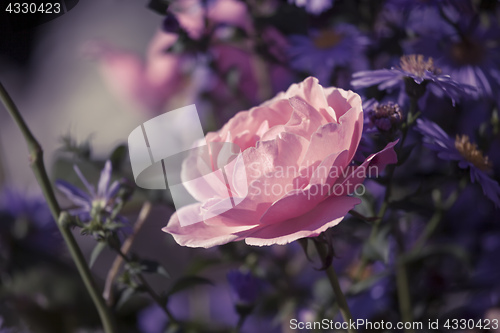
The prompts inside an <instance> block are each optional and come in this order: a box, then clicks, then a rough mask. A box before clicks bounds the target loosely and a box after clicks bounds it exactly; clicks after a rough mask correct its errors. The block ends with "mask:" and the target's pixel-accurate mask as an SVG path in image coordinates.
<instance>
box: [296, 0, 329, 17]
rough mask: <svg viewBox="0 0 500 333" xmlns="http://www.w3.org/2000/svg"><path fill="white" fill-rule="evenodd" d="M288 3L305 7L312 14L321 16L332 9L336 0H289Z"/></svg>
mask: <svg viewBox="0 0 500 333" xmlns="http://www.w3.org/2000/svg"><path fill="white" fill-rule="evenodd" d="M288 3H293V4H295V6H297V7H303V8H305V10H306V12H308V13H310V14H314V15H319V14H321V13H323V12H324V11H327V10H328V9H330V8H332V7H333V5H334V3H335V0H288Z"/></svg>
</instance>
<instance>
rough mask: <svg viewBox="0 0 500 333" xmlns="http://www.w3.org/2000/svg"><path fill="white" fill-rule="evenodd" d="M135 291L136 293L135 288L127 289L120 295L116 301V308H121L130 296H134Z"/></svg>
mask: <svg viewBox="0 0 500 333" xmlns="http://www.w3.org/2000/svg"><path fill="white" fill-rule="evenodd" d="M134 293H135V289H134V288H127V289H125V290H124V291H123V292H122V294H121V295H120V299H119V300H118V302H117V303H116V308H117V309H120V308H121V307H122V306H123V305H124V304H125V303H126V302H127V301H128V300H129V299H130V297H132V295H133V294H134Z"/></svg>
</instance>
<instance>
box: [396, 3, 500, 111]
mask: <svg viewBox="0 0 500 333" xmlns="http://www.w3.org/2000/svg"><path fill="white" fill-rule="evenodd" d="M440 16H441V18H442V19H441V22H442V25H444V24H446V25H447V26H448V29H444V28H443V29H433V30H431V31H428V32H426V33H425V34H420V37H418V38H416V39H414V40H411V41H409V42H408V43H406V44H405V45H404V48H405V49H406V50H407V51H409V52H417V53H420V54H424V55H426V56H429V57H433V58H434V59H435V61H436V64H437V65H438V66H439V67H440V68H441V69H442V70H443V71H445V72H446V73H448V74H449V75H451V76H452V77H453V79H454V80H456V81H457V82H459V83H462V84H466V85H470V86H472V87H474V88H475V90H472V91H471V92H470V93H471V95H472V96H473V97H474V98H479V97H481V96H486V97H490V98H493V99H496V101H497V103H500V98H499V97H498V94H496V92H497V91H498V90H499V89H500V43H499V42H498V41H499V40H500V29H499V25H498V22H497V21H496V20H495V19H494V17H490V20H489V21H490V23H489V24H483V22H480V20H479V18H478V16H477V15H476V16H473V15H460V16H457V17H454V16H452V15H450V14H447V13H445V12H444V11H441V12H440ZM424 21H427V20H424ZM450 27H451V28H452V29H451V33H450V32H449V30H450Z"/></svg>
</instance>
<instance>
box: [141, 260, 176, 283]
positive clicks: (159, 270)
mask: <svg viewBox="0 0 500 333" xmlns="http://www.w3.org/2000/svg"><path fill="white" fill-rule="evenodd" d="M140 264H141V267H142V271H143V272H145V273H156V274H160V275H163V276H165V277H166V278H167V279H169V278H170V274H169V273H168V272H167V270H166V269H165V267H163V266H162V265H161V264H160V263H159V262H157V261H152V260H141V261H140Z"/></svg>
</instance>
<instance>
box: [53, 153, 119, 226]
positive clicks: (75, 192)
mask: <svg viewBox="0 0 500 333" xmlns="http://www.w3.org/2000/svg"><path fill="white" fill-rule="evenodd" d="M73 168H74V170H75V172H76V174H77V175H78V177H79V178H80V180H81V181H82V183H83V185H84V186H85V188H86V189H87V192H85V191H82V190H81V189H79V188H78V187H76V186H73V185H71V184H69V183H68V182H66V181H64V180H57V181H56V186H57V188H58V189H59V190H60V191H61V192H62V193H63V194H64V195H65V196H66V197H67V198H68V199H69V200H70V201H71V202H73V203H74V204H75V205H76V206H77V208H73V209H69V210H68V212H69V213H70V214H71V215H73V216H77V217H78V218H79V219H80V220H81V221H82V222H88V221H90V220H92V218H93V215H94V214H99V213H101V214H104V215H105V216H110V215H111V214H112V212H113V210H114V208H115V207H116V205H117V204H118V203H119V199H118V198H117V194H118V192H119V190H120V189H121V183H120V182H119V181H114V182H113V183H112V184H111V185H109V183H110V180H111V162H110V161H107V162H106V164H105V165H104V169H103V170H102V172H101V176H100V178H99V182H98V184H97V191H96V190H95V188H94V186H93V185H91V184H90V183H89V182H88V181H87V179H86V178H85V177H84V176H83V174H82V172H81V171H80V169H79V168H78V166H76V165H75V166H74V167H73ZM117 218H118V219H120V220H123V217H121V216H117Z"/></svg>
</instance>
